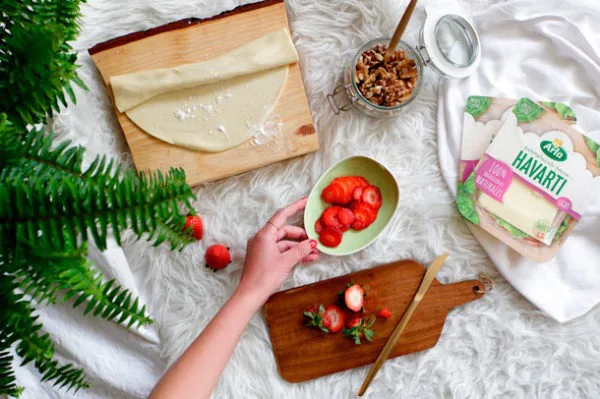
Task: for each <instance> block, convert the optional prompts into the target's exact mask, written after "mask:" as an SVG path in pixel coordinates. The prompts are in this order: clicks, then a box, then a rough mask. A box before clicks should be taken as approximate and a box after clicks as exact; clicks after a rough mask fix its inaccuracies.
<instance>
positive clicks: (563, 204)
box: [556, 197, 573, 213]
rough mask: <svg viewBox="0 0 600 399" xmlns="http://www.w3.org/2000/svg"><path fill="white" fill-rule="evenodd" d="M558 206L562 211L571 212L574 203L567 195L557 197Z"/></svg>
mask: <svg viewBox="0 0 600 399" xmlns="http://www.w3.org/2000/svg"><path fill="white" fill-rule="evenodd" d="M556 206H557V207H558V209H560V210H561V211H563V212H567V213H569V212H571V209H572V208H573V203H572V202H571V200H570V199H568V198H566V197H559V198H557V199H556Z"/></svg>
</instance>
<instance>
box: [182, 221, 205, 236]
mask: <svg viewBox="0 0 600 399" xmlns="http://www.w3.org/2000/svg"><path fill="white" fill-rule="evenodd" d="M188 228H189V229H190V230H189V231H190V234H191V235H192V236H193V237H194V238H195V239H196V240H201V239H202V236H203V235H204V226H203V224H202V218H201V217H200V215H188V216H187V218H186V220H185V224H184V225H183V231H186V230H187V229H188Z"/></svg>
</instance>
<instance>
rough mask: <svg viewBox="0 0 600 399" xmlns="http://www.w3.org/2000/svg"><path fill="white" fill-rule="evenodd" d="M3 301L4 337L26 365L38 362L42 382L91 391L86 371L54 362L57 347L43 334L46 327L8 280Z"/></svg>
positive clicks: (4, 282) (0, 293) (4, 279)
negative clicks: (43, 328)
mask: <svg viewBox="0 0 600 399" xmlns="http://www.w3.org/2000/svg"><path fill="white" fill-rule="evenodd" d="M1 280H2V281H1V282H0V285H1V286H2V288H3V289H2V291H0V300H2V303H3V304H4V309H3V313H2V315H1V316H0V321H1V322H2V330H3V334H2V335H3V338H5V342H6V344H8V345H11V344H13V343H17V346H16V352H17V355H19V356H20V357H21V358H22V359H23V363H22V365H24V364H27V363H29V362H34V365H35V367H36V368H37V369H38V370H39V371H40V373H41V374H42V381H49V382H51V383H53V384H54V385H57V386H59V387H66V388H67V390H70V389H74V390H75V391H77V390H79V389H81V388H88V387H89V385H88V384H87V383H86V381H85V377H84V375H83V370H82V369H77V368H75V367H74V366H73V365H71V364H66V365H62V366H61V365H59V363H58V361H56V360H53V357H54V344H53V343H52V341H51V340H50V336H49V335H48V334H40V331H41V329H42V325H41V324H39V323H37V319H38V316H34V315H33V310H32V309H31V307H30V306H29V303H28V302H27V300H26V299H24V298H23V295H21V294H16V293H15V292H14V290H13V289H8V290H7V287H10V285H9V283H10V282H8V283H7V280H8V279H7V277H6V276H3V277H2V278H1Z"/></svg>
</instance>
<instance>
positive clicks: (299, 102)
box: [89, 0, 319, 185]
mask: <svg viewBox="0 0 600 399" xmlns="http://www.w3.org/2000/svg"><path fill="white" fill-rule="evenodd" d="M282 27H286V28H287V27H288V20H287V15H286V11H285V4H284V3H283V1H282V0H270V1H264V2H262V3H255V4H250V5H247V6H242V7H239V8H237V9H235V10H233V11H230V12H227V13H224V14H221V15H219V16H217V17H213V18H210V19H207V20H197V19H188V20H183V21H177V22H174V23H171V24H168V25H164V26H161V27H157V28H154V29H151V30H149V31H143V32H135V33H132V34H130V35H127V36H123V37H120V38H116V39H113V40H109V41H108V42H104V43H100V44H98V45H96V46H94V47H92V48H91V49H90V50H89V52H90V55H91V56H92V59H93V60H94V62H95V64H96V66H97V67H98V69H99V70H100V73H101V74H102V78H103V79H104V82H105V84H106V85H107V86H108V85H109V82H110V77H111V76H115V75H121V74H125V73H131V72H137V71H142V70H148V69H155V68H170V67H174V66H177V65H181V64H187V63H193V62H199V61H204V60H207V59H210V58H214V57H217V56H219V55H222V54H224V53H226V52H228V51H230V50H233V49H234V48H236V47H239V46H241V45H243V44H246V43H248V42H249V41H252V40H254V39H257V38H259V37H261V36H264V35H265V34H267V33H270V32H273V31H275V30H278V29H281V28H282ZM108 90H109V92H110V93H111V98H112V90H111V89H110V87H108ZM115 112H116V113H117V118H118V120H119V124H120V125H121V128H122V129H123V133H124V134H125V138H126V140H127V143H128V144H129V148H130V150H131V154H132V157H133V162H134V163H135V166H136V168H137V169H138V170H147V169H160V170H163V171H166V170H168V169H169V168H170V167H183V168H184V169H185V171H186V175H187V179H188V182H189V183H190V184H192V185H197V184H199V183H202V182H206V181H210V180H216V179H220V178H223V177H227V176H231V175H234V174H237V173H241V172H244V171H247V170H250V169H254V168H258V167H260V166H264V165H267V164H271V163H274V162H277V161H281V160H284V159H288V158H292V157H295V156H298V155H302V154H306V153H308V152H311V151H316V150H317V149H318V148H319V142H318V138H317V135H316V133H315V129H314V126H313V122H312V117H311V113H310V109H309V107H308V102H307V100H306V93H305V91H304V85H303V83H302V77H301V75H300V69H299V67H298V64H294V65H290V69H289V74H288V79H287V83H286V85H285V87H284V89H283V92H282V94H281V96H280V98H279V100H278V102H277V104H276V105H275V108H274V109H273V111H272V115H277V116H278V117H279V118H280V119H281V120H282V121H283V132H282V135H281V137H280V138H279V139H277V140H275V141H273V142H271V143H268V144H264V145H253V144H252V143H251V141H247V142H246V143H244V144H242V145H240V146H238V147H236V148H233V149H231V150H228V151H224V152H220V153H207V152H200V151H192V150H188V149H185V148H183V147H177V146H174V145H171V144H168V143H165V142H163V141H161V140H158V139H156V138H154V137H152V136H150V135H149V134H147V133H145V132H144V131H143V130H141V129H140V128H139V127H138V126H137V125H135V124H134V123H133V122H132V121H131V120H130V119H129V118H128V117H127V115H126V114H124V113H120V112H118V111H117V110H116V108H115Z"/></svg>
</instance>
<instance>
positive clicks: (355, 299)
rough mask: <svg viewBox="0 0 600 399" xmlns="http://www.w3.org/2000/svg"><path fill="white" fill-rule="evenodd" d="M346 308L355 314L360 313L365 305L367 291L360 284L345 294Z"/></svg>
mask: <svg viewBox="0 0 600 399" xmlns="http://www.w3.org/2000/svg"><path fill="white" fill-rule="evenodd" d="M344 301H345V302H346V307H347V308H348V309H350V310H352V311H353V312H360V311H361V309H362V308H363V305H364V303H365V290H364V289H363V288H362V287H361V286H360V285H358V284H354V285H352V286H350V287H348V288H346V291H345V292H344Z"/></svg>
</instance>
